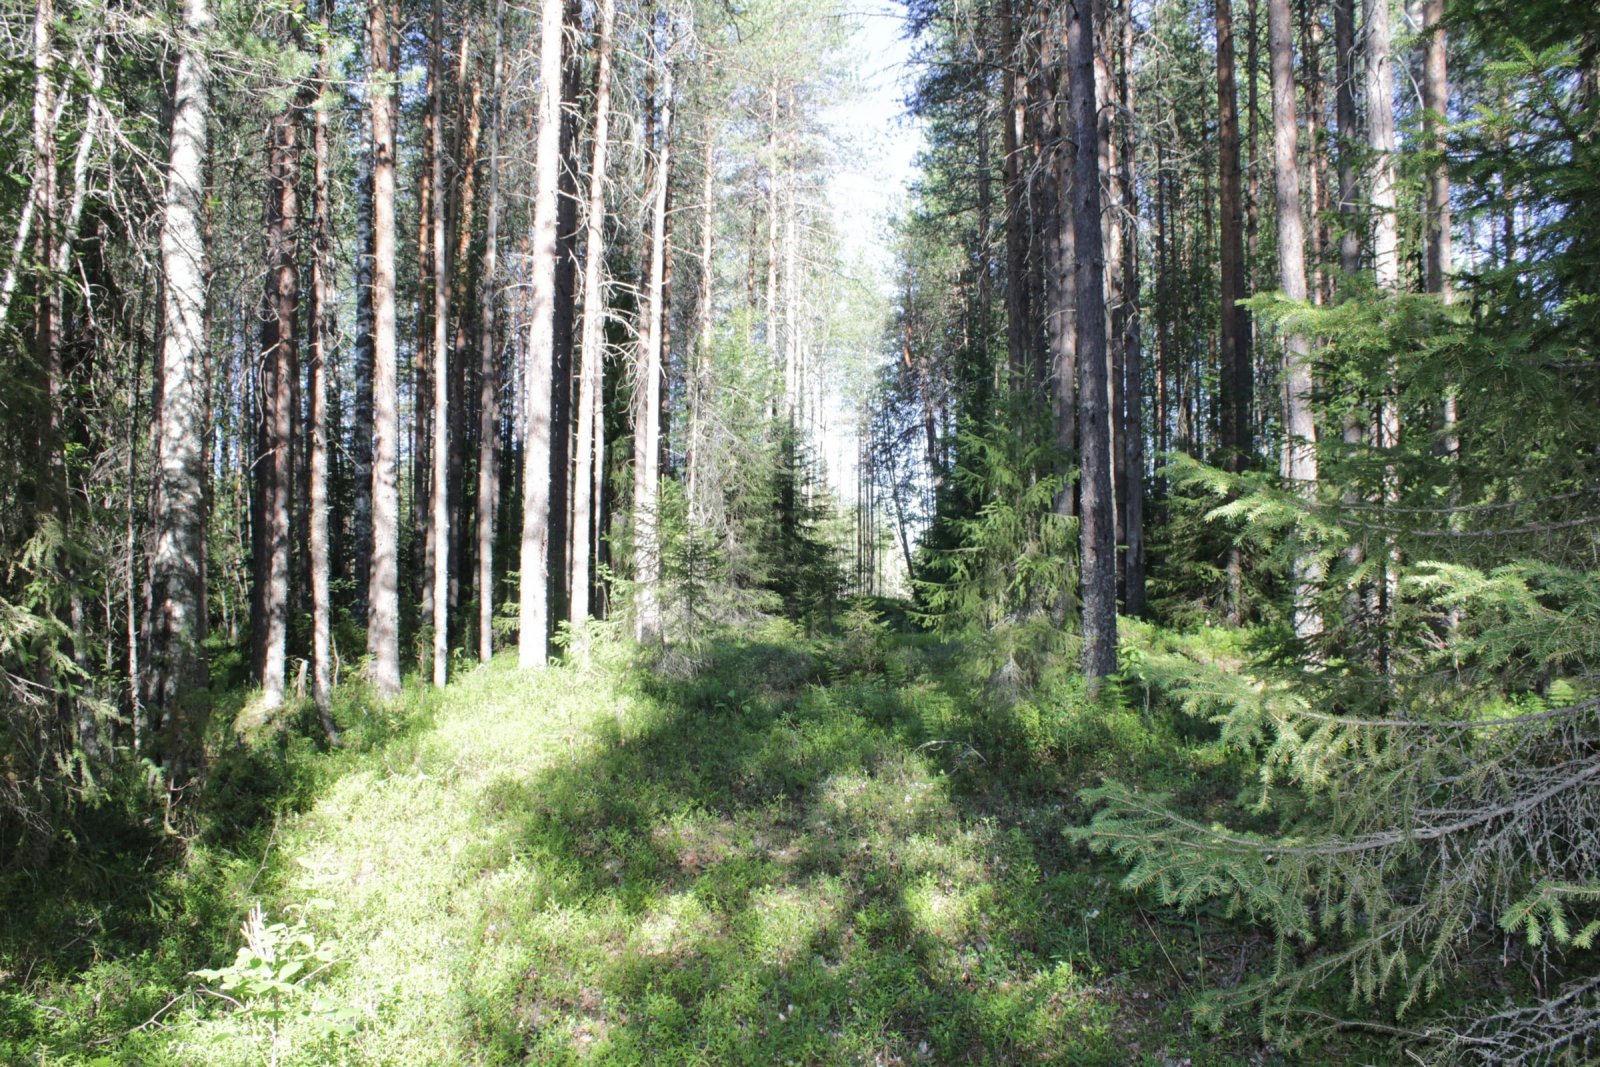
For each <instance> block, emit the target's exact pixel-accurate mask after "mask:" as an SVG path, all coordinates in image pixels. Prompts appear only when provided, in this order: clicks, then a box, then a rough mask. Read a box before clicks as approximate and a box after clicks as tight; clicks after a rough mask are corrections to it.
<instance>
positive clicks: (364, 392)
mask: <svg viewBox="0 0 1600 1067" xmlns="http://www.w3.org/2000/svg"><path fill="white" fill-rule="evenodd" d="M358 184H359V186H360V193H359V195H360V206H359V208H358V221H357V229H356V246H357V247H358V248H359V249H360V254H359V257H358V259H357V261H356V336H355V378H356V383H355V384H356V402H355V414H354V419H353V420H352V425H351V427H350V430H351V433H350V460H351V467H352V468H353V475H354V477H353V480H354V483H355V484H354V487H353V488H354V501H353V503H354V507H353V508H352V510H351V516H350V524H351V532H352V534H354V539H355V550H354V552H353V553H352V555H353V557H354V558H353V560H352V571H353V577H354V579H355V601H354V604H353V607H352V610H353V613H354V615H355V617H356V618H357V619H360V620H363V621H364V620H365V619H366V617H367V583H368V581H369V580H370V579H371V577H372V574H371V571H372V369H373V368H372V152H371V146H368V151H367V153H366V156H365V158H363V160H362V164H361V175H360V178H359V179H358Z"/></svg>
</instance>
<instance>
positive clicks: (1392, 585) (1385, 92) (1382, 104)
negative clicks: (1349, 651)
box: [1364, 0, 1400, 669]
mask: <svg viewBox="0 0 1600 1067" xmlns="http://www.w3.org/2000/svg"><path fill="white" fill-rule="evenodd" d="M1364 54H1365V59H1366V102H1367V150H1368V153H1369V155H1370V157H1371V163H1370V168H1371V169H1370V178H1369V183H1370V190H1369V191H1370V199H1371V202H1372V270H1373V274H1374V276H1375V280H1376V282H1377V286H1378V291H1379V292H1380V293H1383V294H1385V295H1393V294H1396V293H1398V292H1399V291H1400V232H1399V197H1398V193H1397V191H1396V187H1395V181H1396V173H1395V150H1396V146H1397V145H1396V137H1395V123H1394V55H1393V43H1392V34H1391V30H1390V25H1389V0H1367V33H1366V48H1365V50H1364ZM1397 373H1398V368H1397V366H1396V364H1395V362H1394V360H1393V359H1390V361H1389V364H1388V373H1387V374H1386V375H1385V381H1384V384H1383V396H1382V399H1381V400H1380V401H1379V404H1378V421H1377V425H1376V426H1374V427H1373V430H1374V434H1373V437H1374V443H1375V444H1376V445H1377V447H1378V449H1379V450H1380V452H1382V453H1383V454H1384V456H1385V461H1384V468H1383V499H1384V503H1385V504H1388V505H1390V506H1393V505H1395V504H1398V503H1399V499H1400V474H1399V469H1398V468H1397V467H1396V466H1395V463H1394V460H1393V453H1394V449H1395V448H1396V447H1398V445H1399V444H1400V402H1399V397H1398V394H1397V391H1396V390H1397V386H1396V382H1395V378H1396V375H1397ZM1396 552H1397V550H1396V548H1395V544H1394V539H1393V537H1387V536H1386V537H1385V539H1384V546H1383V560H1382V564H1383V568H1382V574H1383V577H1382V580H1381V581H1380V582H1379V583H1378V590H1377V592H1378V605H1377V608H1378V610H1377V616H1378V620H1379V622H1380V623H1382V622H1385V621H1386V620H1387V619H1388V617H1389V615H1390V612H1391V610H1392V607H1393V604H1394V598H1395V595H1396V594H1397V593H1398V591H1399V574H1398V571H1397V569H1396V562H1397V561H1396ZM1388 655H1389V641H1388V638H1387V636H1384V637H1383V638H1382V639H1381V640H1380V644H1379V654H1378V658H1379V667H1380V669H1386V668H1387V666H1388Z"/></svg>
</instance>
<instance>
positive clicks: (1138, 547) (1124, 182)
mask: <svg viewBox="0 0 1600 1067" xmlns="http://www.w3.org/2000/svg"><path fill="white" fill-rule="evenodd" d="M1121 73H1122V76H1121V84H1120V89H1121V97H1122V118H1123V122H1122V152H1121V164H1122V165H1121V168H1120V173H1119V175H1118V177H1119V180H1120V184H1121V186H1122V202H1123V204H1124V205H1125V207H1126V209H1127V211H1128V213H1129V215H1130V217H1131V218H1133V219H1138V218H1139V205H1138V193H1139V180H1138V179H1139V174H1138V159H1137V156H1136V155H1135V138H1134V131H1135V124H1134V115H1135V113H1136V112H1135V108H1134V84H1133V82H1134V76H1133V16H1132V12H1131V11H1130V12H1126V13H1125V14H1124V17H1123V19H1122V71H1121ZM1123 241H1124V248H1123V252H1122V270H1123V282H1122V298H1123V302H1124V311H1123V317H1122V328H1123V341H1122V350H1123V357H1122V358H1123V375H1124V378H1123V390H1122V396H1123V419H1124V420H1125V424H1126V434H1125V438H1124V445H1123V448H1124V451H1123V454H1122V457H1121V460H1122V461H1121V463H1119V464H1118V470H1120V471H1121V474H1122V480H1123V491H1122V499H1123V501H1124V502H1125V506H1126V508H1127V513H1126V515H1125V517H1124V519H1123V531H1124V534H1123V536H1124V541H1123V544H1124V546H1125V547H1124V550H1123V609H1124V611H1125V612H1126V613H1127V614H1128V615H1132V616H1137V615H1142V614H1144V598H1145V588H1144V586H1145V559H1144V347H1143V339H1142V336H1141V317H1142V315H1141V311H1140V307H1139V230H1138V227H1137V226H1136V225H1132V224H1130V225H1128V226H1126V227H1125V228H1124V231H1123Z"/></svg>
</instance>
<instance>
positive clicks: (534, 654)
mask: <svg viewBox="0 0 1600 1067" xmlns="http://www.w3.org/2000/svg"><path fill="white" fill-rule="evenodd" d="M564 11H565V4H564V3H563V2H562V0H543V2H542V8H541V11H540V21H539V104H538V112H537V116H536V121H537V124H538V125H537V132H536V134H535V147H534V166H535V168H536V169H535V179H534V180H535V186H534V200H533V243H532V248H531V255H530V262H529V270H530V275H531V277H530V279H529V285H528V296H529V303H530V305H531V306H530V314H529V322H528V351H527V359H526V362H525V364H524V367H523V374H524V378H523V410H524V416H525V418H526V420H527V432H526V433H525V434H524V437H523V470H522V555H521V561H520V571H521V583H522V588H521V593H520V602H519V612H520V621H519V627H520V631H519V634H518V650H517V651H518V662H519V663H520V664H521V665H522V667H523V669H524V670H531V669H536V668H541V667H543V666H545V664H546V662H547V661H548V660H549V658H550V587H549V574H550V572H549V567H550V505H551V492H550V488H551V487H550V448H551V433H550V396H551V389H552V385H553V380H554V375H553V371H554V361H555V299H556V255H557V251H558V248H557V245H558V234H557V216H558V214H559V205H558V204H557V203H556V195H557V191H558V188H559V184H560V173H559V168H560V165H561V89H562V73H563V71H562V63H561V55H562V53H561V43H562V42H561V38H562V28H563V27H562V23H563V15H564Z"/></svg>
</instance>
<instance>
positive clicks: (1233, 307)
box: [1216, 0, 1254, 621]
mask: <svg viewBox="0 0 1600 1067" xmlns="http://www.w3.org/2000/svg"><path fill="white" fill-rule="evenodd" d="M1216 22H1217V114H1218V137H1217V160H1218V165H1219V168H1220V175H1219V181H1218V186H1219V189H1220V191H1221V194H1222V205H1221V214H1220V222H1221V238H1222V248H1221V259H1222V272H1221V273H1222V278H1221V281H1222V305H1221V308H1220V312H1219V313H1220V315H1221V320H1222V329H1221V338H1222V383H1221V384H1222V442H1221V444H1222V452H1223V463H1224V465H1225V466H1226V468H1227V469H1228V470H1230V471H1240V470H1243V469H1244V468H1245V466H1246V463H1247V460H1248V457H1249V455H1250V451H1251V448H1252V441H1251V437H1252V434H1251V424H1252V420H1251V417H1250V411H1251V407H1252V400H1251V396H1250V394H1251V389H1252V386H1253V383H1254V368H1253V367H1252V366H1251V361H1250V318H1249V313H1248V312H1246V310H1245V309H1244V308H1242V307H1240V306H1239V301H1240V300H1243V299H1244V298H1245V296H1246V295H1248V294H1247V290H1246V285H1245V259H1244V200H1243V194H1242V191H1241V187H1240V171H1239V109H1238V103H1237V100H1238V90H1237V88H1236V87H1235V82H1234V59H1233V12H1232V4H1231V2H1230V0H1217V11H1216ZM1237 566H1238V553H1237V550H1234V551H1231V552H1230V554H1229V574H1230V578H1231V577H1232V576H1233V575H1235V574H1236V569H1237ZM1234 595H1235V596H1237V589H1235V590H1234ZM1238 610H1239V605H1238V603H1237V601H1235V602H1234V604H1233V605H1231V607H1230V613H1232V614H1234V615H1235V621H1237V612H1238Z"/></svg>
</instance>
